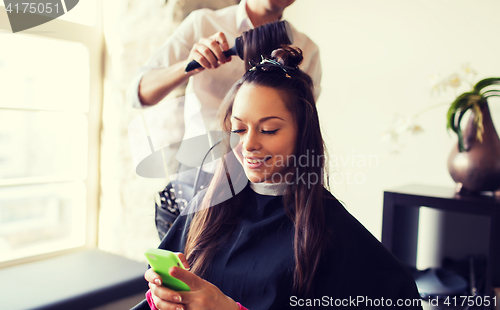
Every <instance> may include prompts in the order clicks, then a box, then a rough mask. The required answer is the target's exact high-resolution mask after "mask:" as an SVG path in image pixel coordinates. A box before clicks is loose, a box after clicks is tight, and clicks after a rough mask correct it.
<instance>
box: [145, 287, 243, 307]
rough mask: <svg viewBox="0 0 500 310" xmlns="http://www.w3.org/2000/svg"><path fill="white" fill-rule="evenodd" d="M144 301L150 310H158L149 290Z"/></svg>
mask: <svg viewBox="0 0 500 310" xmlns="http://www.w3.org/2000/svg"><path fill="white" fill-rule="evenodd" d="M146 300H147V301H148V304H149V307H150V308H151V310H158V308H156V305H155V303H154V302H153V297H152V296H151V290H148V291H147V292H146ZM237 304H238V306H240V310H248V309H247V308H245V307H243V306H242V305H241V304H240V303H239V302H237Z"/></svg>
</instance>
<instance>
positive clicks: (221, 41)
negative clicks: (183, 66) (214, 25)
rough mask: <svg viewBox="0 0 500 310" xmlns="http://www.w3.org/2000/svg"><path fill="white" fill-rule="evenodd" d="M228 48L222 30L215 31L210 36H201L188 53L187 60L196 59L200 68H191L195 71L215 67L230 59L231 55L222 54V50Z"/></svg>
mask: <svg viewBox="0 0 500 310" xmlns="http://www.w3.org/2000/svg"><path fill="white" fill-rule="evenodd" d="M228 49H229V44H228V43H227V39H226V36H225V35H224V33H222V32H217V33H216V34H214V35H213V36H211V37H208V38H201V39H200V41H198V43H196V44H195V45H194V46H193V48H192V49H191V52H190V53H189V57H188V62H190V61H191V60H196V61H197V62H198V63H199V64H200V65H201V68H199V69H196V70H193V71H195V72H199V71H202V70H203V68H204V69H215V68H218V67H219V66H220V65H222V64H225V63H227V62H229V61H231V57H226V56H224V54H223V52H224V51H227V50H228Z"/></svg>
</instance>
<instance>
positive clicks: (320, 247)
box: [185, 46, 331, 297]
mask: <svg viewBox="0 0 500 310" xmlns="http://www.w3.org/2000/svg"><path fill="white" fill-rule="evenodd" d="M272 59H273V60H275V61H277V62H279V63H280V64H281V65H284V66H287V67H288V69H286V70H283V68H281V67H280V66H257V68H255V69H252V70H250V71H248V72H247V73H246V74H245V75H244V76H243V78H241V79H240V80H239V81H238V82H236V84H235V85H234V86H233V87H232V89H231V90H230V92H229V93H228V95H227V96H226V98H225V99H224V102H223V105H222V106H221V110H219V111H220V112H221V113H222V115H221V120H222V127H223V129H224V130H225V131H228V132H229V131H230V130H231V122H230V117H231V114H232V108H233V103H234V98H235V97H236V93H237V92H238V90H239V89H240V87H241V85H243V84H252V85H258V86H265V87H270V88H273V89H275V90H277V91H279V93H280V95H281V96H282V99H283V102H285V105H286V107H287V108H288V110H289V111H290V112H291V113H292V115H293V117H294V121H295V124H296V126H297V141H296V146H295V154H294V155H295V157H296V158H301V157H300V156H301V155H305V156H306V158H307V163H306V165H302V164H300V163H298V164H296V165H295V167H294V169H295V170H294V171H295V181H293V182H292V184H291V185H289V186H288V187H287V190H286V191H285V195H284V198H283V203H284V206H283V207H284V208H286V210H287V214H288V216H289V217H290V219H291V220H292V221H293V222H294V227H295V235H294V241H293V248H294V260H295V269H294V283H293V288H294V292H295V293H296V294H300V295H303V296H306V297H307V296H310V297H312V296H314V279H315V276H316V274H317V273H318V266H319V262H320V259H321V257H322V254H324V253H325V251H326V250H325V249H326V247H327V243H328V242H329V240H331V239H330V232H329V230H328V228H327V226H326V223H325V210H324V206H323V205H324V203H323V200H324V193H325V192H324V187H325V183H324V182H323V180H324V175H325V174H324V173H325V171H324V169H325V147H324V143H323V138H322V136H321V131H320V125H319V119H318V113H317V110H316V104H315V101H314V96H313V86H314V85H313V82H312V80H311V78H310V77H309V76H308V75H307V74H306V73H304V72H303V71H301V70H300V69H298V67H297V65H298V64H299V63H300V62H301V61H302V52H301V50H300V49H298V48H292V47H289V46H283V47H282V48H280V49H278V50H275V51H274V52H273V54H272ZM290 67H292V68H296V69H295V70H293V69H290ZM299 162H300V161H299ZM223 163H224V165H221V168H220V170H219V171H217V172H216V175H215V176H214V179H213V180H212V183H211V184H210V186H209V188H208V190H207V193H206V195H205V197H204V199H203V201H202V207H201V209H202V210H200V211H198V212H197V213H196V214H195V216H194V217H193V220H192V222H191V225H190V229H189V233H188V238H187V243H186V247H185V253H186V255H187V259H188V262H189V264H190V265H191V270H192V271H193V272H194V273H196V274H198V275H200V276H203V275H205V274H206V272H207V269H208V268H209V265H210V261H211V259H212V258H213V257H214V255H215V253H216V252H217V250H218V248H219V245H220V244H221V243H223V242H224V241H225V238H226V237H227V236H229V235H230V234H231V231H232V228H233V227H234V226H235V225H234V224H235V223H237V221H238V214H241V212H240V211H239V210H238V208H240V206H244V205H245V203H246V201H248V197H245V195H247V194H246V193H248V191H242V192H240V193H238V194H236V195H235V196H234V197H232V198H230V199H228V200H226V201H223V202H220V203H217V201H220V200H219V199H220V197H218V196H220V193H219V192H218V188H219V187H221V186H224V182H225V180H226V178H227V177H228V169H230V168H228V167H231V166H233V165H235V164H238V165H239V163H236V159H235V158H234V156H233V155H232V152H229V153H228V156H226V160H225V161H223ZM300 176H303V177H302V178H300ZM311 176H314V177H315V178H316V179H315V180H316V182H314V183H312V182H309V181H311ZM308 177H309V178H308ZM239 178H245V180H246V182H248V180H247V179H246V176H245V175H244V174H242V173H239V175H238V176H236V178H235V176H234V175H233V174H231V179H230V181H231V182H232V185H231V186H232V187H235V183H238V179H239ZM240 183H241V182H240ZM226 184H227V181H226ZM245 184H246V183H245ZM226 187H227V185H226ZM232 191H233V190H232ZM233 193H234V191H233ZM210 206H213V207H210ZM288 206H292V208H288Z"/></svg>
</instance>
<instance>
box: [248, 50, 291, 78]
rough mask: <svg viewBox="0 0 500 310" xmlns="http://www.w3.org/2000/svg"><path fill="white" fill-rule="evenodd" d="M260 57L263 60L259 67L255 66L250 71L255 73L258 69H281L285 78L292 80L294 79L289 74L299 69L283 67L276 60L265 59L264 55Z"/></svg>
mask: <svg viewBox="0 0 500 310" xmlns="http://www.w3.org/2000/svg"><path fill="white" fill-rule="evenodd" d="M260 57H261V58H262V60H261V62H260V63H259V64H258V65H255V66H253V67H252V68H250V69H249V70H248V71H255V70H257V69H262V68H279V69H281V70H283V71H284V72H285V77H286V78H289V79H290V78H292V77H291V76H290V74H288V73H289V72H291V71H295V70H297V69H298V68H297V67H290V66H285V65H282V64H280V63H279V62H277V61H276V60H274V59H264V56H262V55H261V56H260ZM263 71H265V70H263Z"/></svg>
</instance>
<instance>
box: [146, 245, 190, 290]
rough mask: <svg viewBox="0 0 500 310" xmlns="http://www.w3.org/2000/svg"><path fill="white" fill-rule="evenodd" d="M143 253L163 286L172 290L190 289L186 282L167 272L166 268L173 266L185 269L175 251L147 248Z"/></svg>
mask: <svg viewBox="0 0 500 310" xmlns="http://www.w3.org/2000/svg"><path fill="white" fill-rule="evenodd" d="M144 255H146V258H147V259H148V262H149V265H151V268H153V270H154V271H155V272H156V273H157V274H159V275H160V277H161V280H162V284H163V285H164V286H166V287H168V288H169V289H172V290H174V291H190V290H191V289H190V288H189V286H187V284H186V283H184V282H182V281H181V280H179V279H176V278H174V277H172V276H171V275H170V274H169V273H168V270H169V269H170V268H171V267H173V266H178V267H180V268H182V269H186V268H184V265H182V262H181V260H180V258H179V257H178V256H177V255H176V254H175V253H173V252H170V251H167V250H161V249H148V250H147V251H146V253H144Z"/></svg>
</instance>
